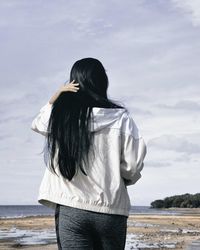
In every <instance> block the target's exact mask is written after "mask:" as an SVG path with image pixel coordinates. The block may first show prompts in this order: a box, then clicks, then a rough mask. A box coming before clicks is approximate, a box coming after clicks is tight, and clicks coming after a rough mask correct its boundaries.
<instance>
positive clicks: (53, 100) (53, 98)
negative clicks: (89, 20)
mask: <svg viewBox="0 0 200 250" xmlns="http://www.w3.org/2000/svg"><path fill="white" fill-rule="evenodd" d="M60 93H61V91H60V89H59V90H58V91H57V92H56V93H55V94H54V95H53V96H52V97H51V99H50V100H49V103H50V104H53V103H54V102H55V100H56V99H57V98H58V97H59V95H60Z"/></svg>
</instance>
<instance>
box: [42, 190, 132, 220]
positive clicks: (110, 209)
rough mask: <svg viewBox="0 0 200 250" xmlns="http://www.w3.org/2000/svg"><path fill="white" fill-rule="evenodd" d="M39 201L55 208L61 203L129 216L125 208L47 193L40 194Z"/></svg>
mask: <svg viewBox="0 0 200 250" xmlns="http://www.w3.org/2000/svg"><path fill="white" fill-rule="evenodd" d="M38 202H39V203H40V204H41V205H44V206H47V207H49V208H52V209H54V210H55V209H56V205H57V204H61V205H66V206H70V207H74V208H79V209H85V210H89V211H93V212H98V213H107V214H118V215H124V216H127V217H129V211H128V210H125V209H119V208H113V207H107V206H102V205H99V206H98V205H93V204H90V203H82V202H79V201H70V200H67V199H66V198H63V197H62V198H60V199H56V198H52V197H50V196H48V195H47V194H43V195H39V196H38Z"/></svg>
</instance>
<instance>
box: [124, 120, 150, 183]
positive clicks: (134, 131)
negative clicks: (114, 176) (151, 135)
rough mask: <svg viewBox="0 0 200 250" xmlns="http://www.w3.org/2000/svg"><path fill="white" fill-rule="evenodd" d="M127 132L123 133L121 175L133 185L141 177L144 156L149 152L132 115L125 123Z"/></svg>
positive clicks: (126, 181)
mask: <svg viewBox="0 0 200 250" xmlns="http://www.w3.org/2000/svg"><path fill="white" fill-rule="evenodd" d="M125 126H126V127H125V132H124V133H122V135H121V138H122V140H121V142H122V153H121V165H120V171H121V177H122V178H123V179H124V182H125V185H126V186H129V185H133V184H135V183H136V182H137V181H138V180H139V179H140V178H141V176H142V175H141V173H140V172H141V171H142V169H143V167H144V158H145V156H146V153H147V149H146V144H145V142H144V139H143V137H142V136H141V135H140V133H139V131H138V128H137V126H136V124H135V122H134V121H133V119H132V118H131V117H128V120H127V122H126V125H125Z"/></svg>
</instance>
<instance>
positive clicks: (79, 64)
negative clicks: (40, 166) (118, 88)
mask: <svg viewBox="0 0 200 250" xmlns="http://www.w3.org/2000/svg"><path fill="white" fill-rule="evenodd" d="M72 80H75V82H76V83H79V90H78V91H77V92H69V91H67V92H62V93H61V94H60V96H59V97H58V98H57V99H56V101H55V102H54V103H53V105H52V111H51V115H50V118H49V124H48V128H47V130H48V134H47V137H46V149H47V150H46V152H45V157H44V159H45V163H46V165H48V164H47V161H48V158H49V156H50V160H49V161H48V162H49V167H50V170H53V172H54V173H56V171H55V168H56V166H57V167H58V168H59V171H60V174H61V175H62V176H63V177H64V178H66V179H68V180H69V181H70V180H71V179H72V178H73V177H74V175H75V174H77V172H78V170H79V169H80V170H81V171H82V173H83V174H85V175H86V176H87V173H86V169H84V165H85V166H89V164H88V159H89V158H88V156H89V151H90V149H91V150H92V149H93V150H94V147H93V136H94V131H90V126H91V123H90V121H91V118H92V116H91V111H92V108H93V107H103V108H125V107H124V106H123V105H119V104H117V103H115V102H114V101H111V100H110V99H108V97H107V89H108V77H107V75H106V71H105V69H104V67H103V65H102V63H101V62H100V61H99V60H97V59H95V58H83V59H81V60H78V61H76V62H75V63H74V65H73V66H72V69H71V72H70V80H69V81H70V82H71V81H72ZM118 103H119V102H118ZM93 153H94V152H93Z"/></svg>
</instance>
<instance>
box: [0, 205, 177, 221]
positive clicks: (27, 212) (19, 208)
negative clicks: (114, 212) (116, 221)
mask: <svg viewBox="0 0 200 250" xmlns="http://www.w3.org/2000/svg"><path fill="white" fill-rule="evenodd" d="M130 214H164V215H165V214H180V213H179V212H177V211H175V210H168V211H167V210H162V209H154V208H150V207H149V206H132V207H131V210H130ZM42 215H51V216H54V210H53V209H51V208H48V207H46V206H43V205H1V206H0V218H17V217H26V216H42Z"/></svg>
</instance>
